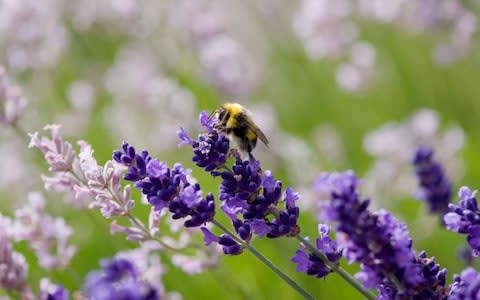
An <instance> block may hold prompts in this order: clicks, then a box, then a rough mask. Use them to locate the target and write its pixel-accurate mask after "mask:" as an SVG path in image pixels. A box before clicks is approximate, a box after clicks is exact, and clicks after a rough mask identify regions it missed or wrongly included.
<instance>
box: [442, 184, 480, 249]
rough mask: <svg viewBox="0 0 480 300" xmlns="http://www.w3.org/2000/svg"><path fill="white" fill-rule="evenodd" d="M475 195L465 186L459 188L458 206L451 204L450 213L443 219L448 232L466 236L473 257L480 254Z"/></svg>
mask: <svg viewBox="0 0 480 300" xmlns="http://www.w3.org/2000/svg"><path fill="white" fill-rule="evenodd" d="M476 193H477V191H472V190H470V189H469V188H468V187H466V186H464V187H461V188H460V190H459V191H458V196H459V198H460V201H459V203H458V205H456V204H453V203H451V204H450V205H449V208H450V212H449V213H447V214H446V215H445V216H444V218H443V221H444V222H445V225H446V227H447V229H448V230H450V231H454V232H458V233H461V234H466V235H467V242H468V244H469V245H470V247H471V248H472V250H473V251H472V254H473V255H474V256H478V255H479V254H480V210H479V209H478V203H477V198H476V197H475V195H476Z"/></svg>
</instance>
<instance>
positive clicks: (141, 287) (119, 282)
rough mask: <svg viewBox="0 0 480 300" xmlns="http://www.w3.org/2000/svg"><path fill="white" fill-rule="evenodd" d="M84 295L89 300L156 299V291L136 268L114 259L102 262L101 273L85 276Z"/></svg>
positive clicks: (124, 261) (96, 272)
mask: <svg viewBox="0 0 480 300" xmlns="http://www.w3.org/2000/svg"><path fill="white" fill-rule="evenodd" d="M84 290H85V294H86V296H87V297H88V298H89V299H96V300H110V299H132V300H137V299H138V300H154V299H158V291H157V290H156V289H155V288H154V287H153V286H151V285H150V284H149V283H148V282H146V281H143V280H142V279H141V278H140V276H139V273H138V271H137V269H136V267H135V266H134V265H133V264H132V263H131V262H130V261H128V260H126V259H122V258H115V259H112V260H109V261H104V262H102V270H101V271H93V272H90V273H89V274H88V275H87V278H86V281H85V285H84Z"/></svg>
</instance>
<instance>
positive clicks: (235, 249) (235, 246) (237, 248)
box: [200, 227, 244, 255]
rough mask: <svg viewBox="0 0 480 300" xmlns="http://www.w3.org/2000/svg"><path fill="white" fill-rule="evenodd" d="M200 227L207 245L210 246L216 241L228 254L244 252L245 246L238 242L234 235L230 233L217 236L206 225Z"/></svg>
mask: <svg viewBox="0 0 480 300" xmlns="http://www.w3.org/2000/svg"><path fill="white" fill-rule="evenodd" d="M200 229H201V230H202V233H203V240H204V242H205V246H209V245H210V244H211V243H213V242H216V243H218V244H219V245H221V246H222V250H223V253H225V254H227V255H238V254H241V253H242V252H243V249H244V247H243V246H242V245H240V244H239V243H237V241H235V239H234V238H233V237H232V236H230V235H228V234H222V235H221V236H216V235H215V234H213V233H212V232H211V231H210V230H208V228H206V227H201V228H200Z"/></svg>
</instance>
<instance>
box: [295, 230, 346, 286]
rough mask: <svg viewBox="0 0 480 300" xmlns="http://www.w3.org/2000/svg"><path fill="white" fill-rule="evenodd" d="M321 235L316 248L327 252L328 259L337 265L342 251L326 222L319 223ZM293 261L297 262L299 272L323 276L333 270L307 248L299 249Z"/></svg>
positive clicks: (324, 252)
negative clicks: (333, 238) (331, 236)
mask: <svg viewBox="0 0 480 300" xmlns="http://www.w3.org/2000/svg"><path fill="white" fill-rule="evenodd" d="M318 232H319V234H320V237H318V238H317V240H316V248H317V249H318V250H319V251H320V252H322V253H323V254H325V256H326V257H327V259H328V260H329V261H330V262H332V263H333V264H335V265H338V261H339V260H340V258H341V257H342V252H341V251H339V250H338V248H337V243H336V242H335V241H333V240H332V239H331V238H330V236H329V234H330V227H329V226H327V225H325V224H319V225H318ZM292 262H294V263H296V264H297V272H303V273H306V274H308V275H313V276H316V277H318V278H322V277H325V276H327V275H328V273H330V272H332V270H331V269H330V268H329V267H328V266H326V265H325V263H324V262H323V261H322V260H321V259H320V258H319V257H318V256H317V255H315V253H311V252H310V253H308V251H307V250H306V249H299V250H297V252H296V253H295V256H294V257H293V258H292Z"/></svg>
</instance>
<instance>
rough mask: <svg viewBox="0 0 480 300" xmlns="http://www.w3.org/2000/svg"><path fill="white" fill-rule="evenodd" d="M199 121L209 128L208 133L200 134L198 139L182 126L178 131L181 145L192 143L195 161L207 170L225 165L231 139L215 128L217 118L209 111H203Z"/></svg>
mask: <svg viewBox="0 0 480 300" xmlns="http://www.w3.org/2000/svg"><path fill="white" fill-rule="evenodd" d="M199 121H200V124H201V125H202V126H203V127H204V128H205V129H207V133H202V134H199V135H198V139H197V140H193V139H192V138H190V136H189V135H188V134H187V132H186V131H185V130H184V129H183V128H180V129H179V130H178V131H177V134H178V137H179V138H180V143H179V146H181V145H190V146H191V147H192V150H193V158H192V160H193V162H194V163H195V164H196V165H197V166H199V167H200V168H203V169H205V171H207V172H211V171H213V170H215V169H218V168H221V167H224V166H225V163H226V162H227V158H228V150H229V147H230V141H229V140H228V138H227V137H226V136H225V135H222V134H219V133H218V132H217V131H216V130H215V129H214V126H215V122H216V121H217V120H216V119H215V118H210V117H209V115H208V113H206V112H201V113H200V116H199Z"/></svg>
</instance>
